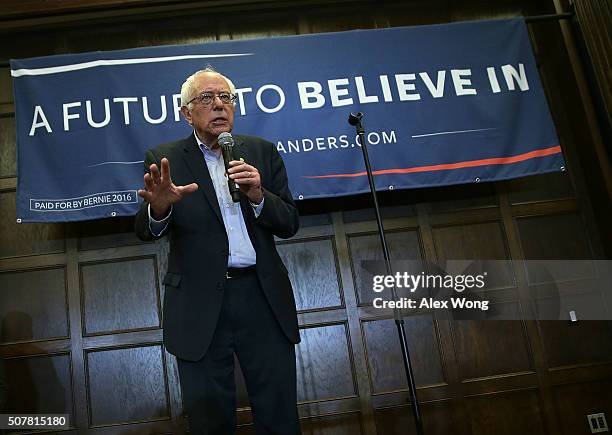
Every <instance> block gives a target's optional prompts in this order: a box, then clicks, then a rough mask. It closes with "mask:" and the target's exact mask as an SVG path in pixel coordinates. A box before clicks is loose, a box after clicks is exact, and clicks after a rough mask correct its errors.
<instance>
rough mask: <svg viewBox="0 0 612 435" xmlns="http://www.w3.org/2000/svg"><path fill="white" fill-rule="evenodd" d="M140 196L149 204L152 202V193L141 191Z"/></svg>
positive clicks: (139, 191)
mask: <svg viewBox="0 0 612 435" xmlns="http://www.w3.org/2000/svg"><path fill="white" fill-rule="evenodd" d="M138 196H140V197H141V198H142V199H144V200H145V201H147V202H151V197H152V196H153V195H152V194H151V192H147V191H146V190H143V189H139V190H138Z"/></svg>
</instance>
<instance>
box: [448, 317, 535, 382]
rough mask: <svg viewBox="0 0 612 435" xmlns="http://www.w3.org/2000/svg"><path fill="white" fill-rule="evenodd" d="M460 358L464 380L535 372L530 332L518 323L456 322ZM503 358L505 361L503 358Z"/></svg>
mask: <svg viewBox="0 0 612 435" xmlns="http://www.w3.org/2000/svg"><path fill="white" fill-rule="evenodd" d="M453 332H454V338H455V346H456V351H457V358H458V360H459V365H460V369H461V374H462V377H463V378H464V380H475V379H478V378H486V377H490V376H499V375H506V376H507V375H510V374H512V375H518V374H523V373H528V372H532V371H533V362H532V356H531V349H530V347H529V344H528V337H527V332H526V331H525V329H524V325H523V323H522V322H521V321H516V320H495V321H493V320H483V321H477V320H459V321H454V322H453ZM500 354H503V355H504V357H503V358H500V357H499V356H500Z"/></svg>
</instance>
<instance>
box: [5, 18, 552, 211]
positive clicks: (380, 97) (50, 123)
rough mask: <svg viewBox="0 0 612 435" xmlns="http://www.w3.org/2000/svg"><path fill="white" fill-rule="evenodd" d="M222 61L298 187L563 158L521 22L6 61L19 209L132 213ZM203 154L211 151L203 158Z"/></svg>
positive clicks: (408, 181)
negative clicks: (359, 131) (197, 93)
mask: <svg viewBox="0 0 612 435" xmlns="http://www.w3.org/2000/svg"><path fill="white" fill-rule="evenodd" d="M208 64H210V65H212V66H213V67H214V68H215V69H216V70H218V71H219V72H221V73H223V74H225V75H227V76H228V77H230V78H231V79H232V80H233V81H234V83H235V84H236V87H237V93H238V95H239V98H238V103H237V106H236V120H235V127H234V132H235V133H243V134H253V135H257V136H261V137H264V138H266V139H268V140H270V141H272V142H273V143H275V144H276V146H277V148H278V150H279V152H280V154H281V156H282V157H283V160H284V161H285V164H286V167H287V172H288V174H289V183H290V188H291V191H292V192H293V195H294V196H295V198H296V199H309V198H320V197H329V196H338V195H351V194H355V193H360V192H364V191H367V190H368V183H367V177H366V176H365V169H364V163H363V157H362V153H361V149H360V144H359V142H358V140H357V138H356V133H355V129H354V127H352V126H350V125H349V124H348V123H347V118H348V114H349V113H350V112H357V111H361V112H363V113H364V114H365V116H364V126H365V128H366V136H367V140H368V143H369V151H370V158H371V161H372V166H373V169H374V173H375V180H376V185H377V189H380V190H387V189H406V188H416V187H424V186H437V185H449V184H457V183H473V182H485V181H492V180H502V179H507V178H514V177H521V176H525V175H530V174H537V173H544V172H550V171H559V170H563V167H564V161H563V157H562V154H561V148H560V146H559V142H558V139H557V136H556V133H555V129H554V126H553V122H552V119H551V116H550V112H549V109H548V106H547V103H546V99H545V96H544V93H543V91H542V86H541V84H540V80H539V76H538V70H537V67H536V65H535V62H534V58H533V54H532V51H531V46H530V43H529V38H528V34H527V30H526V25H525V23H524V20H522V19H510V20H494V21H480V22H464V23H454V24H444V25H431V26H419V27H410V28H393V29H384V30H360V31H351V32H339V33H329V34H315V35H305V36H291V37H280V38H266V39H255V40H243V41H225V42H214V43H207V44H201V45H180V46H162V47H148V48H137V49H130V50H120V51H112V52H95V53H83V54H72V55H60V56H49V57H40V58H32V59H21V60H11V74H12V77H13V85H14V95H15V111H16V125H17V146H18V191H17V218H18V219H19V220H20V221H21V222H41V221H76V220H85V219H97V218H103V217H110V216H124V215H132V214H134V213H135V212H136V211H137V208H138V202H139V198H138V197H137V195H136V191H137V189H139V188H141V186H142V185H143V182H142V175H143V170H144V169H143V163H142V161H143V157H144V151H145V150H146V149H147V148H152V147H154V146H156V145H158V144H160V143H162V142H167V141H171V140H176V139H179V138H183V137H186V136H187V135H188V134H189V133H190V127H189V125H188V124H187V123H186V122H185V121H184V120H183V119H181V113H180V95H179V94H180V87H181V84H182V83H183V81H184V80H185V78H186V77H187V76H189V75H190V74H192V73H193V72H195V71H197V70H199V69H202V68H204V67H205V66H206V65H208ZM202 164H204V163H202Z"/></svg>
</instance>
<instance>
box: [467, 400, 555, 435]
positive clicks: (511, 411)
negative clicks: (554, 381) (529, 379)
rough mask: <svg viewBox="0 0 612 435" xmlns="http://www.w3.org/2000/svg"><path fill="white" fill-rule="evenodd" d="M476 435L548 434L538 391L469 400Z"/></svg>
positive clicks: (473, 430)
mask: <svg viewBox="0 0 612 435" xmlns="http://www.w3.org/2000/svg"><path fill="white" fill-rule="evenodd" d="M467 403H468V408H469V410H470V424H471V427H472V433H473V434H474V435H490V434H498V435H516V434H530V435H545V434H551V435H552V434H554V433H557V432H549V431H548V430H547V428H546V426H545V423H544V421H543V420H542V415H541V405H540V398H539V394H538V391H537V390H522V391H512V392H503V393H496V394H486V395H482V396H476V397H470V398H468V399H467Z"/></svg>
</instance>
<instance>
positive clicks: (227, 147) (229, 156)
mask: <svg viewBox="0 0 612 435" xmlns="http://www.w3.org/2000/svg"><path fill="white" fill-rule="evenodd" d="M217 142H218V144H219V146H220V147H221V154H223V163H225V170H226V171H227V170H229V168H230V165H229V162H231V161H232V160H236V159H235V158H234V138H233V137H232V135H231V134H229V133H225V132H224V133H221V134H220V135H219V137H218V139H217ZM227 187H229V191H230V195H231V197H232V201H234V202H240V188H239V187H238V186H236V183H235V182H234V180H232V179H231V178H229V176H228V177H227Z"/></svg>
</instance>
